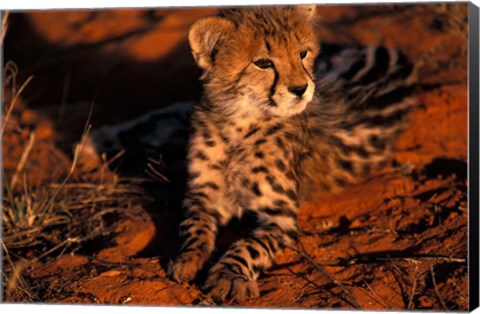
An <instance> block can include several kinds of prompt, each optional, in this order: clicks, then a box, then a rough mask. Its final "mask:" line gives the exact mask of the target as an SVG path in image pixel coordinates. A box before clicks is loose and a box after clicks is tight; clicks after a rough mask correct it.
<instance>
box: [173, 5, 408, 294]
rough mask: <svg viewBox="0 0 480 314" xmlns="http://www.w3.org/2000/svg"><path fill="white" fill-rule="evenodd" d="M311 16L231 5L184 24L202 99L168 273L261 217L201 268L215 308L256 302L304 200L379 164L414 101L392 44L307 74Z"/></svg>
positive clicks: (198, 264) (191, 268) (189, 265)
mask: <svg viewBox="0 0 480 314" xmlns="http://www.w3.org/2000/svg"><path fill="white" fill-rule="evenodd" d="M314 15H315V6H300V7H268V8H243V9H228V10H223V11H220V13H219V14H218V15H216V16H212V17H207V18H203V19H201V20H199V21H197V22H196V23H195V24H194V25H193V26H192V27H191V29H190V33H189V36H188V37H189V43H190V46H191V49H192V53H193V57H194V58H195V60H196V62H197V64H198V66H199V67H200V68H201V69H202V70H203V75H202V76H201V79H202V80H203V83H204V92H203V96H202V98H201V100H200V101H199V102H198V103H197V104H196V105H195V107H194V110H193V113H192V134H191V137H190V143H189V152H188V172H189V179H188V189H189V191H188V193H187V195H186V197H185V200H184V206H185V209H186V217H185V219H184V220H183V222H182V223H181V224H180V235H181V237H182V238H183V239H184V242H183V245H182V247H181V249H180V253H179V255H178V257H177V259H176V260H175V261H174V262H173V263H172V264H171V265H170V267H169V270H168V273H169V276H170V277H171V278H173V279H174V280H175V281H177V282H185V281H191V280H193V279H194V277H195V276H196V274H197V272H198V271H199V270H200V269H201V268H202V267H203V266H204V263H205V262H206V261H207V260H208V259H209V257H210V255H211V253H212V251H213V250H214V248H215V247H214V246H215V237H216V236H217V232H218V230H219V227H220V226H223V225H226V224H227V223H228V222H229V221H230V220H231V219H232V218H233V217H241V216H242V215H243V214H244V213H247V212H250V213H253V214H254V215H255V216H256V217H257V218H258V227H257V229H255V230H254V231H253V232H252V233H251V235H250V236H249V237H248V238H245V239H242V240H239V241H238V242H236V243H234V244H233V245H232V246H231V247H230V248H229V249H228V251H227V252H226V253H225V254H224V255H223V256H222V257H221V258H220V259H219V260H218V261H217V263H216V264H215V265H214V266H213V267H211V269H210V270H209V274H208V277H207V279H206V282H205V284H204V288H205V290H206V291H209V293H210V295H211V296H212V297H213V299H214V300H215V301H216V302H223V301H225V300H229V299H234V300H236V301H238V302H243V301H244V300H246V299H248V298H252V297H257V296H258V295H259V290H258V287H257V283H256V279H257V278H258V276H259V275H260V274H261V273H262V271H264V270H265V269H267V268H269V267H270V266H272V264H273V262H274V260H275V257H276V256H277V255H278V254H279V252H280V251H281V250H282V249H283V248H284V246H285V243H292V242H293V241H295V239H296V234H297V229H298V227H297V221H296V218H297V213H298V209H299V206H300V203H301V201H303V200H306V199H307V198H308V195H310V193H311V192H312V191H314V190H315V191H317V190H322V191H329V192H332V191H336V190H338V189H339V188H341V187H343V186H345V185H347V184H351V183H354V182H357V181H358V180H360V179H361V178H363V177H364V176H365V175H367V174H368V173H369V172H370V171H371V170H375V169H378V168H379V167H381V166H382V164H384V163H385V161H386V158H387V155H388V152H389V151H390V150H391V148H392V145H393V139H394V138H395V136H396V134H397V133H398V132H399V130H400V129H401V126H402V123H401V122H402V121H403V120H404V117H405V114H406V113H407V112H408V110H409V109H410V107H412V106H413V104H414V102H413V100H411V99H408V98H405V97H400V96H398V95H400V94H399V92H398V91H399V90H401V91H404V92H405V91H406V89H407V88H408V87H407V86H408V80H409V79H408V78H409V76H410V74H411V72H412V67H411V66H408V65H406V60H405V58H404V57H403V56H402V55H400V54H399V53H398V52H397V51H395V50H393V49H387V48H383V47H379V48H365V49H362V50H352V51H349V50H345V51H343V52H342V53H344V54H348V53H351V54H352V58H350V59H351V60H356V61H355V63H354V64H348V62H345V63H342V64H336V63H335V62H336V61H335V58H332V59H330V60H329V61H328V62H324V63H323V64H324V65H325V67H327V68H328V69H326V68H325V69H322V68H317V69H315V71H314V63H315V61H316V59H317V60H318V58H317V55H318V54H319V50H320V48H319V43H318V40H317V36H316V32H315V27H314V24H315V23H314ZM340 59H341V60H345V59H347V60H348V59H349V58H345V56H343V57H342V58H340ZM332 69H333V70H332ZM314 72H315V73H314ZM322 73H328V75H325V76H322ZM314 77H318V78H314ZM392 93H397V97H400V98H399V101H394V99H395V97H394V95H393V96H392V95H391V94H392ZM392 97H393V98H392Z"/></svg>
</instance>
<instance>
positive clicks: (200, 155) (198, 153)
mask: <svg viewBox="0 0 480 314" xmlns="http://www.w3.org/2000/svg"><path fill="white" fill-rule="evenodd" d="M195 158H198V159H200V160H204V161H207V160H208V157H207V155H205V153H204V152H202V151H201V150H199V151H198V152H197V153H196V154H195Z"/></svg>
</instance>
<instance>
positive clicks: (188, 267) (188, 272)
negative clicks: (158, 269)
mask: <svg viewBox="0 0 480 314" xmlns="http://www.w3.org/2000/svg"><path fill="white" fill-rule="evenodd" d="M202 265H203V260H202V259H201V258H200V257H199V256H198V255H196V254H188V253H186V254H181V255H180V256H179V257H178V258H177V259H176V260H175V262H174V263H170V265H169V266H168V271H167V276H168V277H170V278H171V279H173V280H175V281H176V282H178V283H182V282H190V281H192V280H193V279H194V278H195V276H196V275H197V272H198V270H199V269H200V268H201V267H202Z"/></svg>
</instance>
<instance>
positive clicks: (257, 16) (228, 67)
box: [189, 8, 319, 117]
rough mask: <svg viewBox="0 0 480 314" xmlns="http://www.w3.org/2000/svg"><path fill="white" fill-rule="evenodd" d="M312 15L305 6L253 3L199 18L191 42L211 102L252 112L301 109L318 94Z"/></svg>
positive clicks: (238, 111) (266, 113)
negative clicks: (246, 7) (263, 7)
mask: <svg viewBox="0 0 480 314" xmlns="http://www.w3.org/2000/svg"><path fill="white" fill-rule="evenodd" d="M279 17H282V18H279ZM313 19H314V14H312V12H311V11H307V10H304V9H302V8H291V9H284V8H283V9H282V8H271V9H269V10H261V9H255V8H252V9H249V10H225V11H222V12H221V13H220V14H219V15H218V16H213V17H207V18H204V19H201V20H199V21H197V22H196V23H195V24H194V25H193V26H192V28H191V30H190V33H189V42H190V46H191V48H192V53H193V56H194V58H195V60H196V62H197V64H198V65H199V67H201V68H202V69H203V70H204V74H203V76H202V79H203V80H204V88H205V95H206V96H207V98H208V100H209V103H210V104H211V105H212V106H214V107H215V108H216V109H218V110H220V111H221V112H222V113H225V114H229V113H230V114H241V115H242V116H250V117H254V116H263V117H264V116H276V117H289V116H292V115H295V114H298V113H300V112H302V111H303V110H304V109H305V108H306V106H307V105H308V103H309V102H310V101H311V100H312V98H313V96H314V93H315V84H314V82H313V80H314V79H313V65H314V61H315V58H316V56H317V55H318V51H319V44H318V38H317V36H316V33H315V27H314V23H313Z"/></svg>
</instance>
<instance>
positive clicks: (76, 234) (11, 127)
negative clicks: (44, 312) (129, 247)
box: [1, 62, 142, 302]
mask: <svg viewBox="0 0 480 314" xmlns="http://www.w3.org/2000/svg"><path fill="white" fill-rule="evenodd" d="M16 73H17V68H16V66H15V64H14V63H12V62H9V63H7V66H6V69H5V78H6V79H5V81H4V83H5V86H4V90H7V89H8V91H9V92H10V93H8V94H9V97H7V98H8V99H7V98H5V99H4V104H3V105H4V106H3V108H5V112H4V115H3V119H2V129H1V136H2V140H4V139H5V138H9V139H10V137H9V136H10V135H11V134H13V133H22V132H27V133H28V140H27V141H25V143H22V142H20V143H15V145H19V146H20V145H23V147H22V148H21V149H23V151H22V153H21V154H20V158H19V160H17V161H15V162H16V163H17V166H16V169H15V171H14V172H10V173H7V172H5V171H4V175H3V180H2V184H3V199H2V223H3V228H2V240H1V241H2V248H3V251H4V256H3V261H4V269H3V273H2V275H3V276H4V287H6V291H5V295H4V296H3V297H4V298H5V301H23V302H25V301H27V302H28V301H30V302H33V301H41V300H40V299H39V296H38V295H37V294H36V293H35V292H34V291H35V290H36V289H34V286H35V282H34V281H32V280H30V272H31V271H32V265H34V264H35V263H37V262H41V261H42V260H44V259H46V258H58V257H60V256H62V255H63V254H65V253H67V252H68V253H73V252H75V251H77V250H79V249H81V248H82V244H83V243H85V242H86V241H89V240H92V239H97V238H100V237H105V236H107V235H109V234H111V233H112V232H113V231H114V229H115V228H116V225H117V223H118V222H119V219H117V218H116V217H114V214H116V213H119V212H124V211H127V210H128V209H129V208H130V207H131V203H132V200H133V199H135V197H133V196H134V195H140V194H142V191H141V189H140V188H139V187H138V184H137V183H135V182H131V181H129V180H123V181H122V180H120V179H119V178H118V176H116V175H114V174H112V173H110V172H109V170H108V163H109V162H108V161H105V162H104V163H102V164H101V165H99V166H98V167H97V168H95V169H93V170H90V171H89V172H88V173H85V171H82V170H79V169H78V165H79V159H80V156H81V155H82V150H83V147H84V144H85V141H86V139H87V136H88V133H89V130H90V125H89V123H88V121H87V123H86V127H85V130H84V132H83V135H82V137H81V140H80V142H79V144H78V145H76V147H75V152H74V154H73V157H72V159H71V160H70V161H69V163H70V168H69V170H68V172H67V173H66V174H64V175H63V177H62V176H61V175H58V173H56V172H55V171H52V170H51V169H44V170H43V171H44V173H43V177H46V178H47V180H46V181H45V180H44V181H42V182H41V183H40V184H38V183H37V184H31V183H30V182H31V181H32V180H31V175H32V174H31V173H29V171H28V169H29V164H30V163H32V162H38V161H39V160H38V158H41V157H40V156H37V155H35V154H34V152H35V151H34V149H33V148H34V146H36V145H47V146H49V149H50V150H52V151H58V149H57V148H56V147H55V146H54V144H53V143H50V142H49V143H42V141H44V140H38V139H36V137H35V133H34V131H33V130H30V129H24V128H22V126H21V123H20V122H19V121H18V120H19V119H18V117H17V116H18V114H15V113H14V112H15V111H16V110H17V109H16V108H15V105H16V103H17V101H18V100H19V99H20V94H21V92H22V91H23V90H24V88H25V87H26V86H27V84H28V83H29V81H30V80H31V78H30V79H28V80H26V81H25V82H24V83H23V84H22V85H21V86H20V88H18V89H17V87H16V86H15V85H16ZM10 158H11V157H10ZM78 173H80V174H81V175H77V174H78ZM118 216H120V215H117V217H118Z"/></svg>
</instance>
